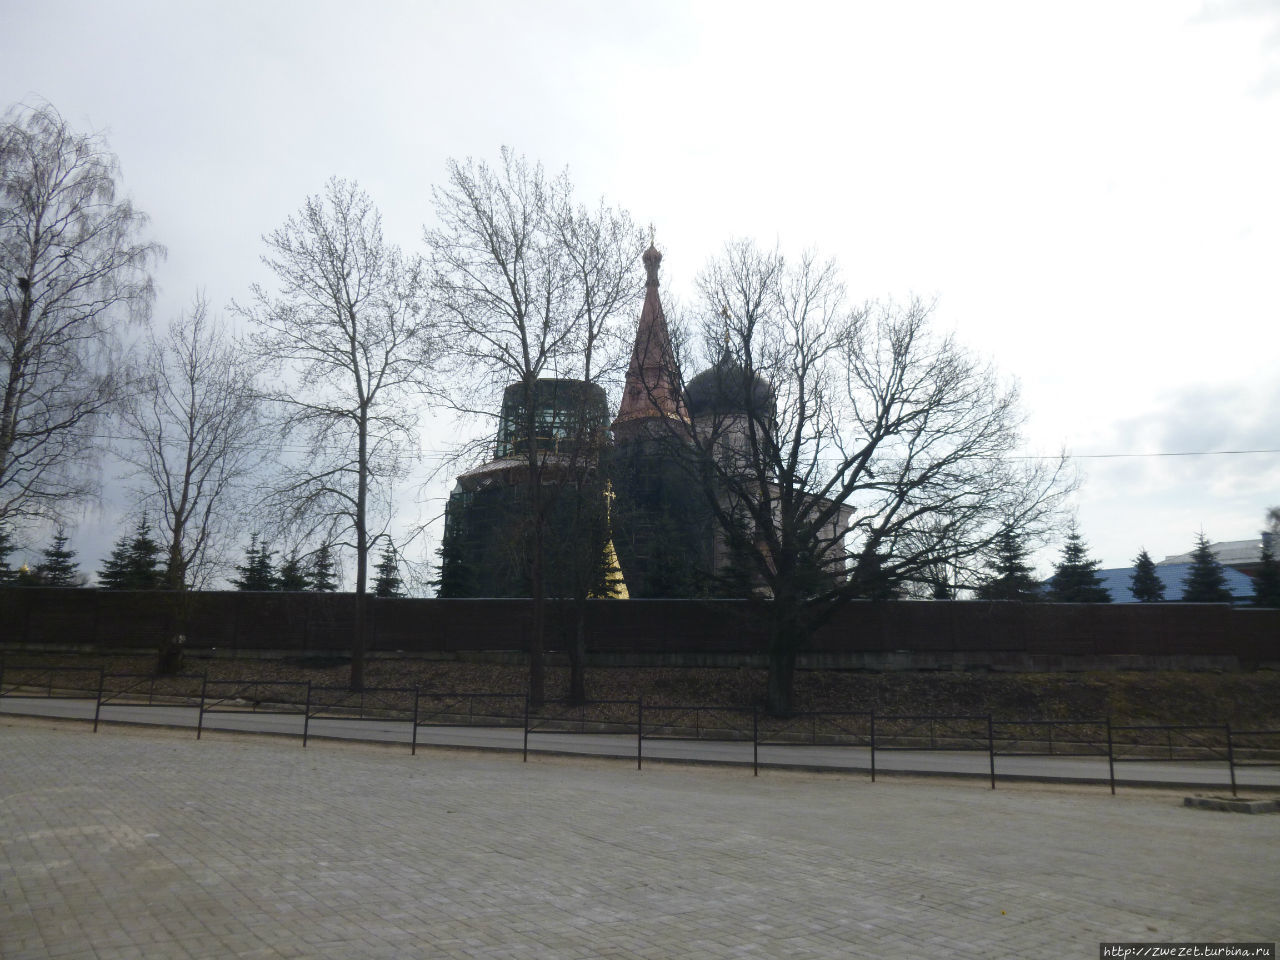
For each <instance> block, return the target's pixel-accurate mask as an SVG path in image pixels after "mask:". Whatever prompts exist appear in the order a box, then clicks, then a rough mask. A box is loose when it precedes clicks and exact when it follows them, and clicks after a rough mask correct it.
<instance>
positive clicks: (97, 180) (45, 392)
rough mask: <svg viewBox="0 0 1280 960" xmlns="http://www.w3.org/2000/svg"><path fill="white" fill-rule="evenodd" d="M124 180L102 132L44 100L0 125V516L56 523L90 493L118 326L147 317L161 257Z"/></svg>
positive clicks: (113, 392)
mask: <svg viewBox="0 0 1280 960" xmlns="http://www.w3.org/2000/svg"><path fill="white" fill-rule="evenodd" d="M119 175H120V171H119V166H118V164H117V161H116V157H115V155H114V154H113V153H111V151H110V150H109V149H108V148H107V144H106V142H105V141H104V139H103V138H102V137H101V136H100V135H98V134H80V133H76V132H75V131H74V130H72V129H71V127H70V125H69V124H68V123H67V122H66V121H65V120H63V119H62V117H61V116H60V115H59V114H58V112H57V111H56V110H55V109H54V108H53V107H51V106H49V105H48V104H45V105H43V106H38V107H34V108H28V107H20V108H17V109H14V110H11V111H10V112H9V113H8V115H7V116H6V117H5V119H4V122H3V124H2V125H0V389H2V390H3V398H0V524H14V523H18V524H20V523H22V522H23V521H24V520H33V519H37V518H42V517H54V518H56V517H58V516H60V515H61V514H62V513H63V512H64V511H65V509H66V507H68V506H69V505H71V504H73V503H75V502H76V501H78V500H81V499H83V498H84V497H85V496H87V495H88V494H89V493H91V492H92V490H93V488H94V483H93V476H92V467H93V466H94V464H95V461H96V454H97V453H98V452H99V449H100V443H99V441H98V437H99V436H100V435H101V434H103V433H104V432H105V431H104V430H102V429H101V424H102V421H103V419H104V417H105V416H106V415H107V414H108V412H109V411H110V410H111V408H112V405H113V404H114V403H115V401H116V400H117V399H118V398H119V396H120V395H121V393H122V382H123V381H122V376H121V366H120V363H119V342H120V341H119V332H120V329H121V328H122V327H123V326H125V325H127V324H129V323H131V322H135V321H142V320H145V319H146V318H147V317H148V316H149V311H150V306H151V302H152V293H153V291H152V285H151V278H150V274H149V272H148V271H149V268H150V266H151V264H152V263H153V262H154V261H155V259H156V258H157V257H158V256H160V255H161V253H162V248H161V247H160V246H159V245H158V244H156V243H153V242H151V241H149V240H146V239H144V237H143V232H144V229H145V227H146V224H147V218H146V217H145V216H144V215H143V214H142V213H140V212H139V211H137V210H136V209H135V208H134V207H133V204H132V203H131V202H130V201H129V200H128V199H127V198H123V197H120V196H119V195H118V180H119Z"/></svg>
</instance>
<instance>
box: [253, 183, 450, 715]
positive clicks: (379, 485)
mask: <svg viewBox="0 0 1280 960" xmlns="http://www.w3.org/2000/svg"><path fill="white" fill-rule="evenodd" d="M263 239H264V242H265V243H266V246H267V253H266V254H265V255H264V256H263V257H262V262H263V263H264V264H265V265H266V267H267V268H268V269H269V270H270V271H271V273H272V274H273V275H274V277H275V284H274V286H273V287H272V288H270V289H269V288H267V287H264V286H262V285H254V287H253V288H252V296H251V299H250V301H249V303H248V304H247V305H245V306H242V307H238V309H239V311H240V313H241V314H242V315H243V316H245V317H246V318H248V319H249V320H250V321H251V322H252V323H253V324H254V326H255V328H256V332H255V334H254V336H253V340H254V343H255V345H256V348H257V352H258V354H259V356H260V357H262V358H263V360H264V361H265V362H267V363H269V364H270V365H271V366H272V368H273V371H272V372H273V374H274V377H273V382H274V383H276V384H278V385H279V386H278V387H276V388H275V389H273V390H271V391H269V397H270V399H271V400H272V401H273V402H274V403H275V404H276V405H277V406H278V407H279V409H280V410H281V411H283V415H282V421H281V426H280V432H281V437H282V440H284V441H287V442H288V443H290V444H295V445H298V446H300V448H301V449H302V450H304V451H305V452H304V453H302V454H300V455H298V456H296V457H293V458H292V459H291V460H289V459H287V460H286V462H285V464H284V467H283V469H282V472H281V474H280V476H279V478H278V481H277V482H276V483H275V485H274V492H273V494H272V496H271V498H270V501H269V505H268V509H269V510H270V512H271V514H272V515H274V516H276V517H278V518H279V520H280V523H281V525H282V526H285V527H289V528H291V529H293V530H294V531H295V532H296V533H297V534H298V535H299V536H300V537H302V538H304V539H305V538H309V537H314V538H317V539H319V540H320V542H322V543H324V544H329V545H333V546H338V547H343V548H345V549H347V550H349V551H351V553H352V554H353V555H354V558H355V592H354V596H353V603H354V605H355V609H354V628H353V635H352V638H351V651H352V656H351V687H352V689H353V690H358V689H361V688H362V686H363V684H364V642H365V637H364V633H365V626H364V625H365V610H366V594H367V592H368V581H369V552H370V550H371V548H372V546H373V544H374V542H375V540H376V539H377V538H378V537H379V536H380V534H381V533H382V531H383V530H384V529H385V526H386V524H387V523H388V522H389V518H390V509H391V498H392V493H393V491H394V488H395V484H396V483H397V481H400V480H402V479H403V477H404V475H405V471H406V468H407V466H408V464H409V463H410V462H411V461H412V460H413V459H414V458H415V457H416V455H417V450H418V425H419V421H420V411H421V409H422V404H423V399H424V397H426V396H429V395H430V394H431V393H432V388H431V383H430V377H431V374H432V369H433V366H434V364H435V360H436V357H437V352H438V342H437V332H436V326H435V317H434V315H433V313H432V311H431V310H430V309H429V304H428V301H427V299H426V296H425V294H426V270H425V267H424V264H423V262H422V260H421V259H420V258H418V257H413V256H406V255H404V254H402V253H401V252H400V250H399V248H398V247H396V246H395V245H394V244H391V243H388V242H387V241H386V240H385V239H384V237H383V234H382V218H381V215H380V214H379V213H378V211H377V209H376V208H375V206H374V204H373V201H372V200H371V199H370V198H369V196H368V194H366V193H365V192H364V191H363V190H361V189H360V187H359V185H357V184H356V183H354V182H352V181H348V180H342V179H339V178H333V179H331V180H330V181H329V182H328V183H327V184H326V186H325V188H324V191H323V192H322V193H320V194H318V195H315V196H312V197H309V198H307V201H306V203H305V204H304V205H303V207H302V209H301V210H300V211H299V212H298V213H297V214H295V215H294V216H291V217H289V219H288V220H286V221H285V223H284V225H283V226H281V227H280V228H279V229H277V230H275V231H274V232H272V233H271V234H269V235H268V236H266V237H264V238H263Z"/></svg>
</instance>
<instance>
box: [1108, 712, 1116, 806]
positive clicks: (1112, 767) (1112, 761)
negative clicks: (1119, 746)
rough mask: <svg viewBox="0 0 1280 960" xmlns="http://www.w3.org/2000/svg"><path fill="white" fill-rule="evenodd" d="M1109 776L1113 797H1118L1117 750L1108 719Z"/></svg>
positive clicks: (1109, 719)
mask: <svg viewBox="0 0 1280 960" xmlns="http://www.w3.org/2000/svg"><path fill="white" fill-rule="evenodd" d="M1107 776H1108V779H1109V780H1110V781H1111V795H1112V796H1113V797H1114V796H1115V795H1116V750H1115V744H1114V742H1113V741H1112V739H1111V718H1110V717H1107Z"/></svg>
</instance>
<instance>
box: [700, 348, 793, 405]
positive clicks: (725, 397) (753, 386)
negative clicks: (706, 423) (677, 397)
mask: <svg viewBox="0 0 1280 960" xmlns="http://www.w3.org/2000/svg"><path fill="white" fill-rule="evenodd" d="M684 402H685V406H686V407H687V408H688V410H689V415H690V416H691V417H694V418H695V419H696V418H698V417H707V416H716V415H719V416H733V415H735V414H748V413H751V414H754V415H756V416H758V417H768V418H772V417H773V416H774V413H775V410H774V406H775V402H776V401H775V398H774V394H773V388H772V387H771V386H769V381H768V380H766V379H765V378H764V377H762V376H761V375H760V374H759V373H754V374H751V375H750V376H748V374H747V372H746V371H745V370H744V369H742V365H741V364H740V363H738V361H737V360H735V359H734V358H733V356H732V354H730V353H729V351H728V350H726V351H725V352H724V353H723V354H721V356H720V359H719V361H717V363H716V365H715V366H714V367H711V368H710V369H709V370H703V371H702V372H701V373H700V374H698V375H697V376H696V377H694V378H693V379H692V380H690V381H689V383H688V385H687V386H686V387H685V390H684Z"/></svg>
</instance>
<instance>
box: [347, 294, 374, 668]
mask: <svg viewBox="0 0 1280 960" xmlns="http://www.w3.org/2000/svg"><path fill="white" fill-rule="evenodd" d="M353 325H354V318H353ZM358 430H359V437H358V442H359V445H360V447H359V453H358V456H359V458H360V459H359V475H358V476H357V477H356V516H355V528H356V596H355V605H356V606H355V623H354V624H353V625H352V631H353V633H352V637H351V682H350V684H348V686H350V688H351V691H352V692H353V693H358V692H359V691H361V690H363V689H364V611H365V596H364V594H365V589H366V588H367V586H368V582H369V532H368V529H367V527H366V524H365V516H366V514H365V511H366V510H367V509H368V503H369V415H368V408H367V405H364V406H362V407H361V410H360V421H359V425H358Z"/></svg>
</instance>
